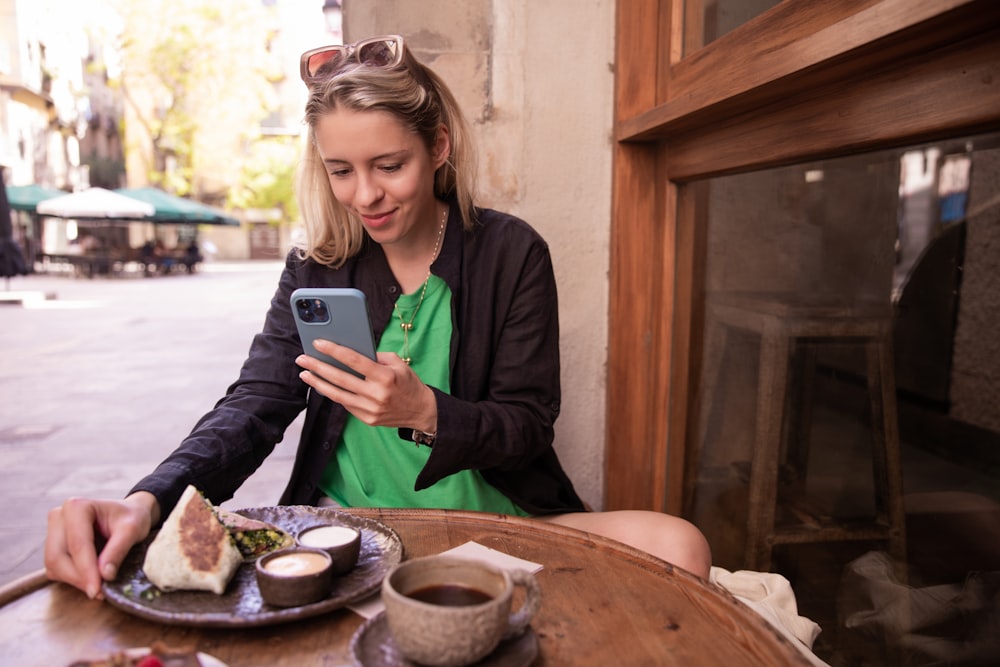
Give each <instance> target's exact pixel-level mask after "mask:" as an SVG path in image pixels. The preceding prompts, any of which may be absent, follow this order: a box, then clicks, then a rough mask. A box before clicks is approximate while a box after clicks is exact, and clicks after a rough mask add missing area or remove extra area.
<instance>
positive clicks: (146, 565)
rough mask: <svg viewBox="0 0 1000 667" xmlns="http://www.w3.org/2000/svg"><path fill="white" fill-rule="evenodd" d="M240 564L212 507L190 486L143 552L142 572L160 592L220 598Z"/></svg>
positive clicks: (241, 558) (234, 548) (237, 554)
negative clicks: (189, 592) (192, 592)
mask: <svg viewBox="0 0 1000 667" xmlns="http://www.w3.org/2000/svg"><path fill="white" fill-rule="evenodd" d="M242 562H243V556H242V555H241V554H240V550H239V549H238V548H237V547H236V544H234V543H233V539H232V537H230V535H229V531H228V530H226V527H225V526H223V525H222V522H221V521H219V519H218V517H216V515H215V512H214V510H213V509H212V505H211V504H210V503H209V502H208V501H207V500H205V498H204V497H203V496H202V495H201V493H200V492H199V491H198V490H197V489H196V488H194V487H193V486H190V485H189V486H188V487H187V488H186V489H185V490H184V494H183V495H182V496H181V499H180V501H178V503H177V505H176V507H174V509H173V511H172V512H170V516H168V517H167V520H166V521H164V522H163V527H162V528H160V532H159V533H158V534H157V535H156V537H155V538H154V539H153V541H152V543H150V545H149V548H148V549H147V550H146V559H145V561H144V562H143V564H142V569H143V571H144V572H145V573H146V578H147V579H149V580H150V581H151V582H152V583H153V584H154V585H155V586H156V587H157V588H159V589H160V590H163V591H173V590H196V591H212V592H213V593H217V594H219V595H222V593H224V592H225V590H226V586H228V585H229V580H230V579H232V578H233V575H234V574H235V573H236V570H237V569H238V568H239V566H240V564H241V563H242Z"/></svg>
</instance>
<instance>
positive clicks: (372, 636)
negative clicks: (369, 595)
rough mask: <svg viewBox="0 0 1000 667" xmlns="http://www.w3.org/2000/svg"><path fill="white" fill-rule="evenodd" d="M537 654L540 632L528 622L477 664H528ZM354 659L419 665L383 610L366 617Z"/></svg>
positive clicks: (360, 665)
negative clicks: (398, 641) (402, 645)
mask: <svg viewBox="0 0 1000 667" xmlns="http://www.w3.org/2000/svg"><path fill="white" fill-rule="evenodd" d="M537 657H538V636H537V635H536V634H535V632H534V630H532V629H531V627H530V626H529V627H528V629H527V630H525V631H524V632H523V633H522V634H521V635H520V636H518V637H514V638H512V639H507V640H505V641H502V642H500V645H499V646H497V647H496V648H495V649H494V650H493V652H492V653H490V654H489V655H488V656H486V657H485V658H483V659H482V660H480V661H479V662H477V663H475V666H474V667H528V666H529V665H530V664H531V663H532V662H534V661H535V658H537ZM351 659H352V660H354V666H355V667H418V665H417V663H415V662H411V661H410V660H407V659H406V658H405V657H404V656H403V654H402V653H400V652H399V648H398V647H397V646H396V642H395V641H393V638H392V635H391V634H390V633H389V624H388V622H387V621H386V618H385V614H384V613H381V614H379V615H378V616H375V617H374V618H371V619H369V620H367V621H365V624H364V625H362V626H361V627H360V628H358V629H357V631H356V632H355V633H354V636H353V637H352V638H351ZM470 667H472V666H470Z"/></svg>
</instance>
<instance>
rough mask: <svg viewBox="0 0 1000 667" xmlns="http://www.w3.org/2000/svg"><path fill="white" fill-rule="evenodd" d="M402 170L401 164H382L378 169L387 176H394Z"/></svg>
mask: <svg viewBox="0 0 1000 667" xmlns="http://www.w3.org/2000/svg"><path fill="white" fill-rule="evenodd" d="M402 168H403V165H401V164H383V165H382V166H380V167H379V169H381V170H382V171H384V172H385V173H387V174H394V173H396V172H397V171H399V170H400V169H402Z"/></svg>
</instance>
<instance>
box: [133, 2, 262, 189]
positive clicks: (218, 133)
mask: <svg viewBox="0 0 1000 667" xmlns="http://www.w3.org/2000/svg"><path fill="white" fill-rule="evenodd" d="M113 4H114V5H115V8H116V9H117V11H118V12H119V13H120V15H121V17H122V20H123V30H122V33H121V35H120V43H119V48H120V53H121V61H122V62H121V80H120V81H121V85H122V89H123V91H124V95H125V100H126V106H127V121H126V122H127V129H126V133H127V134H126V136H127V146H126V152H127V153H128V155H129V162H130V168H135V165H136V164H139V165H141V168H142V169H143V170H144V171H145V174H146V178H148V180H149V181H150V182H152V183H153V184H155V185H159V186H160V187H162V188H164V189H165V190H167V191H170V192H173V193H175V194H178V195H191V196H194V197H195V198H197V199H202V200H205V201H210V202H215V203H220V202H222V201H223V200H224V199H225V198H226V193H227V192H228V190H229V189H230V188H232V187H233V186H234V185H235V184H237V183H238V181H239V178H240V165H241V163H242V152H243V150H244V149H245V147H246V146H247V145H249V144H250V142H252V141H253V140H255V139H256V138H257V136H258V135H259V129H260V121H261V120H262V119H263V118H264V117H265V116H266V115H267V113H268V112H269V110H270V108H271V106H272V103H273V88H272V86H271V81H272V80H274V79H275V78H276V77H278V76H280V68H279V67H277V63H276V62H275V59H274V57H273V55H272V54H271V53H270V51H269V41H270V39H271V37H272V33H271V30H272V28H271V26H273V25H275V22H274V21H273V17H272V16H271V13H270V12H271V9H270V8H269V7H266V6H265V5H264V3H262V2H253V1H250V0H169V1H167V0H113Z"/></svg>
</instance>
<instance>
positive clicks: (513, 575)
mask: <svg viewBox="0 0 1000 667" xmlns="http://www.w3.org/2000/svg"><path fill="white" fill-rule="evenodd" d="M510 580H511V582H513V584H514V585H515V586H521V587H522V588H524V593H525V596H524V604H522V605H521V608H520V609H518V610H517V611H516V612H514V613H513V614H511V615H510V618H509V619H508V621H507V632H506V633H505V634H504V636H503V638H504V639H510V638H512V637H517V636H518V635H520V634H521V633H522V632H524V629H525V628H527V627H528V624H529V623H531V619H532V618H533V617H534V615H535V614H536V613H537V612H538V608H539V607H541V606H542V589H541V587H540V586H539V585H538V580H537V579H535V575H533V574H532V573H530V572H528V571H527V570H512V571H511V572H510Z"/></svg>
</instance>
